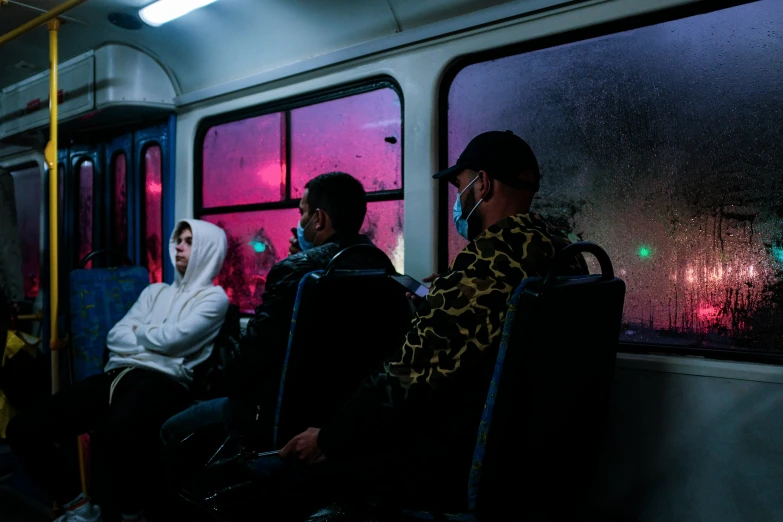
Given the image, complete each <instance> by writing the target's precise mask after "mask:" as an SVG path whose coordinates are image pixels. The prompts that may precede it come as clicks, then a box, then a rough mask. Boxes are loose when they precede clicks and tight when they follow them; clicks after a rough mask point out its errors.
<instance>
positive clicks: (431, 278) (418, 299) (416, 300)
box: [405, 274, 440, 306]
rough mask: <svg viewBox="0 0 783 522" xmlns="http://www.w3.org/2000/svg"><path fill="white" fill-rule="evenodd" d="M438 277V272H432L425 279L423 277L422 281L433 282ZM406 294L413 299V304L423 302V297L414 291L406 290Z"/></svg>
mask: <svg viewBox="0 0 783 522" xmlns="http://www.w3.org/2000/svg"><path fill="white" fill-rule="evenodd" d="M438 277H440V276H439V275H438V274H430V275H428V276H427V277H425V278H424V279H422V280H421V282H422V283H432V282H433V281H434V280H435V279H437V278H438ZM405 296H406V297H407V298H408V299H410V300H411V301H413V304H415V305H416V306H418V305H419V303H421V297H419V296H418V295H416V294H414V293H413V292H405Z"/></svg>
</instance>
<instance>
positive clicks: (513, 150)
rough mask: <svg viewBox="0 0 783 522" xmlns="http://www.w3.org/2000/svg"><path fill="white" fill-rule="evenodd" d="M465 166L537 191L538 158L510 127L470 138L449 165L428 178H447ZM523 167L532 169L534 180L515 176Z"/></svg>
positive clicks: (539, 176) (509, 183)
mask: <svg viewBox="0 0 783 522" xmlns="http://www.w3.org/2000/svg"><path fill="white" fill-rule="evenodd" d="M465 169H470V170H475V171H479V170H483V171H486V173H487V174H488V175H489V177H490V178H493V179H497V180H498V181H502V182H503V183H505V184H506V185H510V186H512V187H519V188H530V189H532V190H538V182H539V180H540V179H541V173H540V172H539V170H538V160H536V155H535V154H533V150H532V149H531V148H530V145H528V144H527V142H525V140H523V139H522V138H520V137H519V136H517V135H516V134H514V133H513V132H511V131H510V130H507V131H489V132H485V133H483V134H479V135H478V136H476V137H475V138H473V139H472V140H470V143H468V146H467V147H465V150H464V151H462V154H460V156H459V158H458V159H457V163H456V164H454V166H453V167H449V168H447V169H445V170H441V171H440V172H438V173H437V174H435V175H434V176H432V177H433V178H435V179H444V178H450V177H451V176H456V175H457V174H459V173H460V172H462V171H463V170H465ZM525 170H529V171H531V172H533V174H534V175H535V178H536V181H535V182H534V183H530V182H528V181H524V180H522V179H520V178H519V173H520V172H521V171H525Z"/></svg>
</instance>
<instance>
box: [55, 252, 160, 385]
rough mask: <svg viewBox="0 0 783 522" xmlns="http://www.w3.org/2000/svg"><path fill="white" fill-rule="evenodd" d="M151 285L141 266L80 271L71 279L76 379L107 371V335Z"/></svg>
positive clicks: (73, 356)
mask: <svg viewBox="0 0 783 522" xmlns="http://www.w3.org/2000/svg"><path fill="white" fill-rule="evenodd" d="M149 284H150V278H149V272H147V269H146V268H144V267H141V266H120V267H112V268H94V269H89V270H85V269H76V270H74V271H73V272H71V276H70V298H71V299H70V305H71V306H70V308H71V337H70V346H71V357H72V363H73V380H74V382H79V381H82V380H84V379H86V378H87V377H89V376H91V375H96V374H99V373H102V372H103V367H104V365H105V364H106V360H107V355H108V351H107V348H106V336H107V335H108V334H109V330H111V329H112V327H113V326H114V325H115V324H116V323H117V322H119V320H120V319H122V318H123V317H124V316H125V314H126V313H128V310H130V308H131V307H132V306H133V304H134V303H135V302H136V300H137V299H138V298H139V295H141V292H142V291H143V290H144V289H145V288H146V287H147V286H149Z"/></svg>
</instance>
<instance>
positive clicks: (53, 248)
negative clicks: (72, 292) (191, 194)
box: [44, 18, 87, 510]
mask: <svg viewBox="0 0 783 522" xmlns="http://www.w3.org/2000/svg"><path fill="white" fill-rule="evenodd" d="M46 25H47V28H48V29H49V143H47V144H46V149H45V151H44V155H45V158H46V163H47V165H48V167H49V281H50V285H49V297H50V301H49V302H50V308H49V321H50V322H49V328H50V330H51V336H50V338H49V347H50V350H51V357H52V394H55V393H57V392H58V391H59V390H60V348H62V344H63V343H62V341H61V340H60V332H59V330H58V328H57V319H58V317H59V313H60V306H59V305H60V303H59V301H60V299H59V298H60V280H59V273H58V268H59V261H58V260H59V256H58V254H59V251H60V250H59V231H60V227H59V215H60V211H59V201H58V199H59V190H58V185H59V175H58V172H57V171H58V169H57V167H58V165H57V145H58V136H57V127H58V115H57V109H58V105H59V99H58V91H59V85H58V79H59V78H58V67H59V58H58V56H57V49H58V47H57V36H58V33H59V30H60V20H58V19H57V18H54V19H52V20H49V21H48V22H47V24H46ZM76 447H77V449H78V451H79V475H80V478H81V483H82V491H83V492H84V493H85V494H86V493H87V481H86V477H85V469H84V468H85V466H84V454H83V451H82V441H81V438H80V437H79V438H77V440H76ZM54 508H55V510H57V509H58V506H56V505H55V506H54Z"/></svg>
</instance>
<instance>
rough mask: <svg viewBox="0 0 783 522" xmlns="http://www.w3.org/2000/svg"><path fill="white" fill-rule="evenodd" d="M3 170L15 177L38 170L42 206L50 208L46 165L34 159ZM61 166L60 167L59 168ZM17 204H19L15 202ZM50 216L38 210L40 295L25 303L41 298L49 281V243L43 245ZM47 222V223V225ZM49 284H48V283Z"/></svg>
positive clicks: (26, 300)
mask: <svg viewBox="0 0 783 522" xmlns="http://www.w3.org/2000/svg"><path fill="white" fill-rule="evenodd" d="M0 167H2V168H3V169H5V170H6V171H7V172H8V175H9V176H12V177H13V173H14V172H18V171H21V170H27V169H32V168H35V169H37V170H38V177H39V182H40V183H41V187H40V190H39V195H40V197H41V204H42V205H43V206H44V207H45V208H47V209H48V207H49V201H48V197H47V196H48V195H49V186H48V180H49V175H48V172H47V169H46V168H45V167H44V164H42V163H39V162H38V161H36V160H34V159H30V160H22V161H21V162H20V163H8V164H5V163H4V164H2V165H0ZM59 167H60V166H59V165H58V168H59ZM14 197H16V188H14ZM15 203H17V202H15ZM16 214H17V216H16V217H17V219H18V218H19V207H18V205H17V211H16ZM48 216H49V212H48V210H46V211H45V212H42V211H41V209H40V208H39V209H38V293H37V294H36V296H35V297H33V298H30V297H27V295H24V301H25V302H32V301H35V300H36V299H38V297H39V296H41V292H43V291H44V284H43V283H44V281H47V282H48V280H49V273H48V271H47V273H46V274H44V256H43V254H44V251H45V250H48V249H49V245H48V243H47V244H46V245H45V248H44V249H41V243H42V242H44V241H45V240H46V239H48V238H47V237H46V230H47V229H48V226H49V224H48V222H47V221H48ZM45 222H46V223H45ZM19 239H20V241H19V246H20V247H21V244H22V242H21V237H20V238H19ZM24 270H25V265H24V255H23V256H22V275H23V281H22V293H23V294H24ZM47 284H48V283H47Z"/></svg>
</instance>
